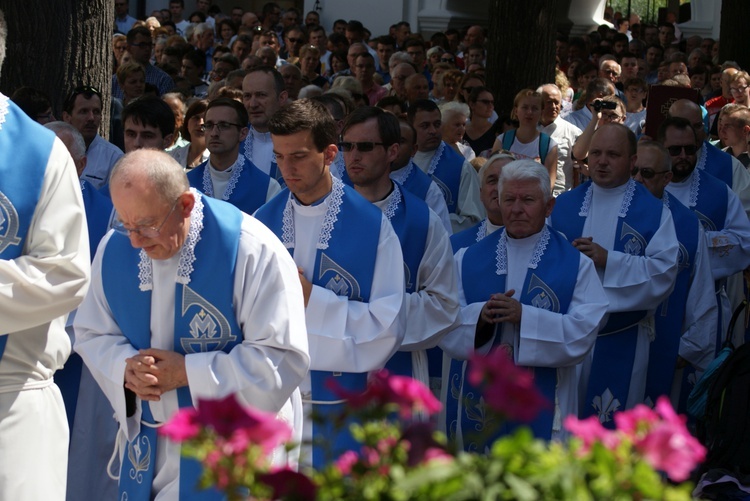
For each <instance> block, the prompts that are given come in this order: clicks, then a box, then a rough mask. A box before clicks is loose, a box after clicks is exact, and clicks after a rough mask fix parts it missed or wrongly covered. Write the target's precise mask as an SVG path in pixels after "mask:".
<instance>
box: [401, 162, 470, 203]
mask: <svg viewBox="0 0 750 501" xmlns="http://www.w3.org/2000/svg"><path fill="white" fill-rule="evenodd" d="M404 176H406V177H404ZM391 179H393V180H394V181H396V182H398V183H400V184H401V186H403V187H404V188H406V190H407V191H409V192H411V193H412V194H413V195H416V196H417V197H418V198H420V199H422V200H426V199H427V191H428V190H429V189H430V185H431V184H432V178H431V177H430V176H428V175H427V174H425V173H424V172H422V169H420V168H419V167H417V166H416V165H415V164H414V161H413V160H410V161H409V163H408V164H407V165H406V167H402V168H401V169H399V170H397V171H395V172H391ZM459 182H460V177H459Z"/></svg>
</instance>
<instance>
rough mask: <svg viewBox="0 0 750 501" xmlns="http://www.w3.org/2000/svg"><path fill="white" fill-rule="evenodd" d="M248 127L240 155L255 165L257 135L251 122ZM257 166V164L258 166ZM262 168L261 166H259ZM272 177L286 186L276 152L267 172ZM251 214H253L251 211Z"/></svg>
mask: <svg viewBox="0 0 750 501" xmlns="http://www.w3.org/2000/svg"><path fill="white" fill-rule="evenodd" d="M247 128H248V129H250V131H249V132H248V134H247V137H246V138H245V140H244V141H243V142H242V146H241V147H240V155H242V156H244V157H245V160H247V161H248V162H250V164H252V165H255V164H254V163H253V149H254V148H255V136H254V134H253V131H254V130H255V129H253V126H252V125H250V124H247ZM256 167H257V166H256ZM258 169H260V167H258ZM260 171H261V172H262V173H263V174H266V171H264V170H262V169H261V170H260ZM266 175H267V176H269V177H270V178H272V179H275V180H276V181H278V182H279V184H280V185H281V187H282V188H284V187H285V186H286V183H285V182H284V178H283V177H282V175H281V170H280V169H279V166H278V164H277V163H276V154H275V153H274V154H273V156H272V157H271V165H270V166H269V168H268V174H266ZM249 214H252V212H250V213H249Z"/></svg>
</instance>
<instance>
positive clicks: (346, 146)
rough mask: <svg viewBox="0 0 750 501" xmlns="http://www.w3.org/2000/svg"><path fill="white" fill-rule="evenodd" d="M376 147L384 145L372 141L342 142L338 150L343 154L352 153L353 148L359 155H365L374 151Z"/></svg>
mask: <svg viewBox="0 0 750 501" xmlns="http://www.w3.org/2000/svg"><path fill="white" fill-rule="evenodd" d="M376 146H384V143H375V142H372V141H360V142H358V143H350V142H348V141H342V142H340V143H339V148H340V149H341V151H343V152H344V153H348V152H350V151H354V149H355V148H356V149H357V150H359V152H360V153H367V152H368V151H372V150H374V149H375V147H376Z"/></svg>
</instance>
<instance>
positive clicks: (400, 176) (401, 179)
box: [391, 160, 414, 184]
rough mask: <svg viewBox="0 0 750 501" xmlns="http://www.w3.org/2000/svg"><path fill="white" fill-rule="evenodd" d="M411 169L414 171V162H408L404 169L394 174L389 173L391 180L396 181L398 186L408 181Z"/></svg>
mask: <svg viewBox="0 0 750 501" xmlns="http://www.w3.org/2000/svg"><path fill="white" fill-rule="evenodd" d="M413 169H414V162H413V161H411V160H409V163H408V164H407V165H406V167H402V168H401V169H399V170H397V171H396V172H392V173H391V179H393V180H394V181H396V182H397V183H398V184H404V183H405V182H406V180H407V179H409V176H410V175H411V171H412V170H413Z"/></svg>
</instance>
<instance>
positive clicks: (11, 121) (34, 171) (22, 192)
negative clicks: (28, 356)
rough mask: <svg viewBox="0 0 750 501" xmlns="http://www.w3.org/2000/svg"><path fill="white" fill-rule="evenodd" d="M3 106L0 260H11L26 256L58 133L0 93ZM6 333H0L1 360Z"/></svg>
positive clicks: (0, 127) (0, 179)
mask: <svg viewBox="0 0 750 501" xmlns="http://www.w3.org/2000/svg"><path fill="white" fill-rule="evenodd" d="M2 104H6V105H7V114H5V115H4V116H3V115H2V114H0V156H2V160H3V161H2V162H0V259H3V260H6V261H9V260H11V259H15V258H17V257H19V256H21V254H23V249H24V246H25V244H26V235H27V234H28V231H29V227H30V226H31V220H32V218H33V216H34V211H35V210H36V204H37V202H38V201H39V196H40V195H41V193H42V183H43V182H44V173H45V172H46V171H47V162H48V160H49V157H50V152H51V151H52V143H53V142H54V141H55V133H54V132H52V131H51V130H48V129H46V128H44V127H42V126H41V125H39V124H38V123H36V122H35V121H33V120H31V119H30V118H29V117H28V115H26V113H24V112H23V111H22V110H21V109H20V108H19V107H18V106H16V104H15V103H13V102H12V101H11V100H10V99H8V98H7V97H6V96H4V95H2V94H0V105H2ZM19 145H22V147H20V148H19ZM7 334H8V333H7V332H2V331H0V361H2V358H3V352H4V351H5V345H6V343H7V342H8V336H7Z"/></svg>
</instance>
